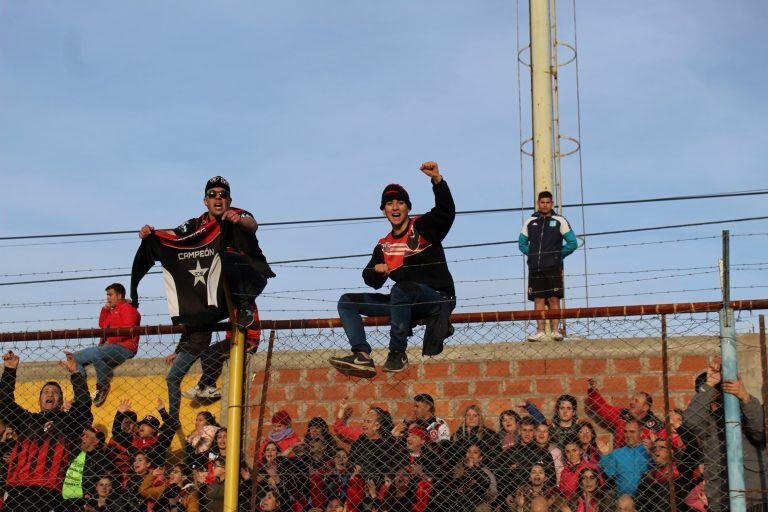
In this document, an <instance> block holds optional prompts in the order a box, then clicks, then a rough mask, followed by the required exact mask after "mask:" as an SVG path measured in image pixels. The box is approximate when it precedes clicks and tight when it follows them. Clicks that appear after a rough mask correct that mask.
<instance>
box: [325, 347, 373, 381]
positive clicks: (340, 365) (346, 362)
mask: <svg viewBox="0 0 768 512" xmlns="http://www.w3.org/2000/svg"><path fill="white" fill-rule="evenodd" d="M363 354H364V353H363V352H353V353H352V354H351V355H348V356H345V357H332V358H330V359H328V362H329V363H331V366H333V367H334V368H336V369H337V370H339V371H340V372H341V373H343V374H344V375H349V376H350V377H361V378H363V379H370V378H371V377H374V376H376V364H375V363H374V362H373V359H371V356H370V355H368V357H366V356H365V355H363Z"/></svg>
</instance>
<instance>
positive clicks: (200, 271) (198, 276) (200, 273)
mask: <svg viewBox="0 0 768 512" xmlns="http://www.w3.org/2000/svg"><path fill="white" fill-rule="evenodd" d="M187 272H189V273H190V274H192V275H193V276H195V282H194V284H193V285H192V286H197V283H198V282H199V283H200V284H202V285H203V286H205V273H206V272H208V269H207V268H200V260H197V267H195V269H194V270H187Z"/></svg>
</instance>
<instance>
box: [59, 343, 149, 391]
mask: <svg viewBox="0 0 768 512" xmlns="http://www.w3.org/2000/svg"><path fill="white" fill-rule="evenodd" d="M134 355H136V354H134V353H133V351H132V350H130V349H127V348H125V347H124V346H122V345H118V344H116V343H105V344H104V345H99V346H98V347H88V348H86V349H83V350H81V351H80V352H75V354H74V358H75V363H77V371H79V372H80V373H81V374H82V375H83V377H87V375H86V373H85V367H86V366H87V365H89V364H92V365H93V369H94V370H96V384H97V385H98V386H100V387H104V386H106V385H107V384H109V382H110V381H111V380H112V370H114V369H115V368H117V367H118V366H120V365H121V364H123V363H124V362H125V361H127V360H128V359H130V358H132V357H133V356H134Z"/></svg>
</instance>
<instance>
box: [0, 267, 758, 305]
mask: <svg viewBox="0 0 768 512" xmlns="http://www.w3.org/2000/svg"><path fill="white" fill-rule="evenodd" d="M714 268H716V267H715V266H714V265H707V266H693V267H663V268H644V269H635V270H613V271H605V272H592V273H590V274H589V275H590V276H607V275H625V274H647V273H655V272H684V271H693V270H705V269H714ZM766 268H768V262H750V263H736V264H733V265H731V270H732V271H739V270H745V269H748V270H765V269H766ZM584 275H585V274H584V273H575V274H566V275H565V278H566V279H573V278H578V277H584ZM682 275H688V274H682ZM525 279H527V278H526V277H524V276H518V277H515V276H502V277H491V278H482V279H459V280H456V281H454V283H455V284H474V283H485V282H498V281H522V280H525ZM391 287H392V285H391V284H388V285H385V286H384V287H383V288H384V289H390V288H391ZM368 289H369V287H368V286H357V285H350V286H338V287H325V288H300V289H294V290H290V289H289V290H278V291H265V292H263V293H262V294H261V296H262V297H271V296H272V295H275V294H282V293H314V292H326V291H349V290H368ZM165 300H166V297H165V296H147V297H142V302H154V301H165ZM103 302H104V299H102V298H93V299H71V300H60V301H38V302H18V303H0V309H13V308H30V307H53V306H79V305H89V304H101V303H103Z"/></svg>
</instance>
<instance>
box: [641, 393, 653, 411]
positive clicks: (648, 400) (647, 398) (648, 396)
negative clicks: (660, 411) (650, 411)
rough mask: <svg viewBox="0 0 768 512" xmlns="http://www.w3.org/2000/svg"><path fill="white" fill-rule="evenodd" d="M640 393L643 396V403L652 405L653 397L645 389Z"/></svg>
mask: <svg viewBox="0 0 768 512" xmlns="http://www.w3.org/2000/svg"><path fill="white" fill-rule="evenodd" d="M640 394H641V395H643V396H645V405H647V406H648V407H653V397H652V396H651V395H650V394H648V393H646V392H645V391H640Z"/></svg>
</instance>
